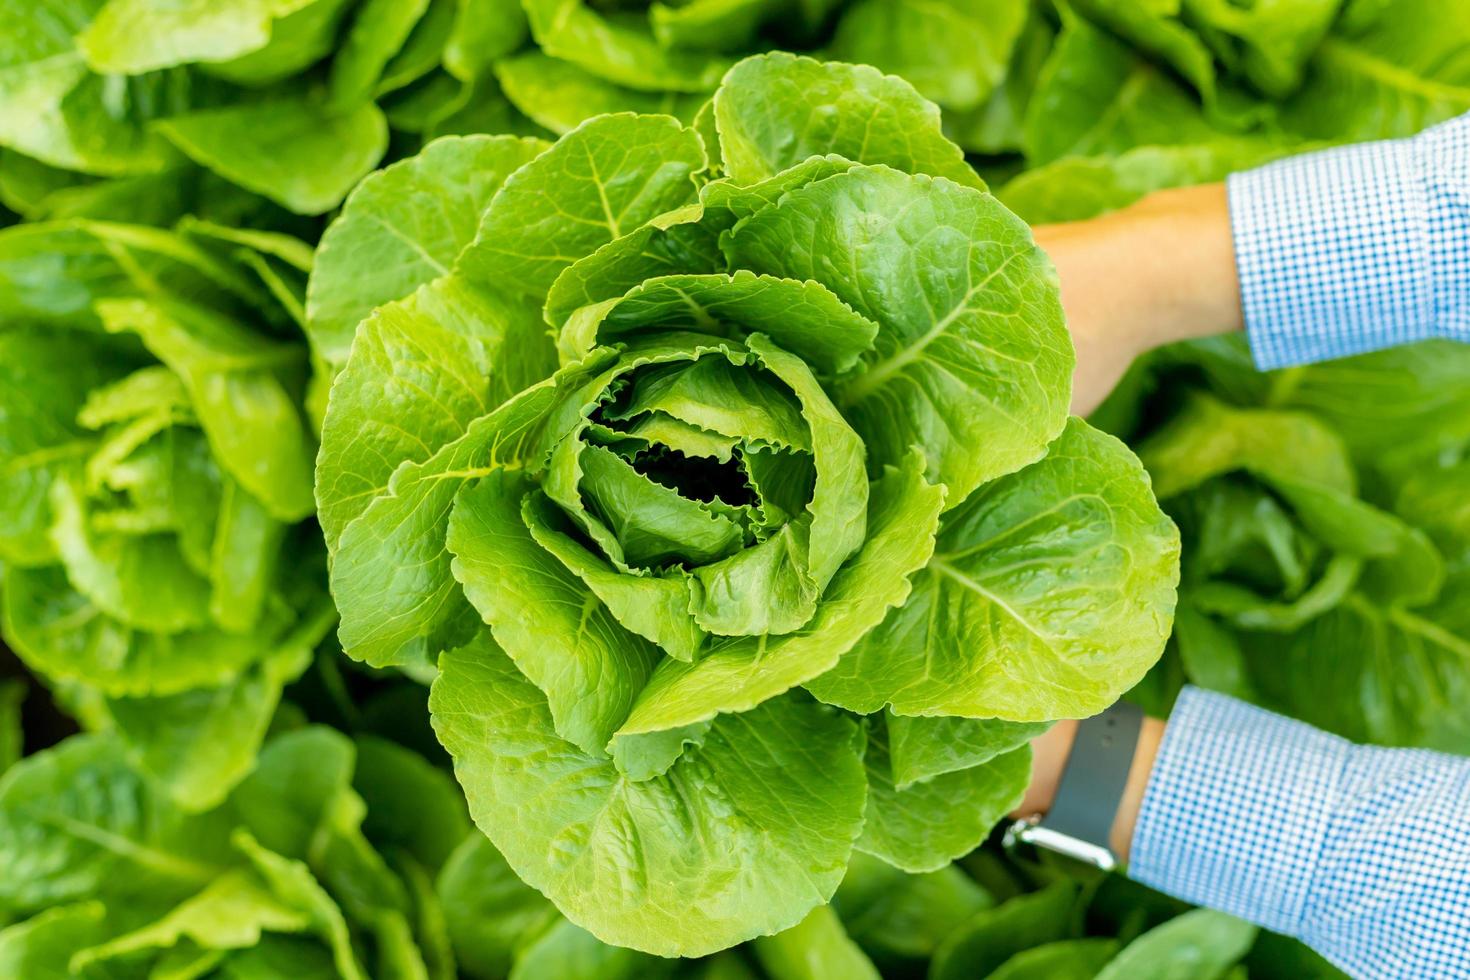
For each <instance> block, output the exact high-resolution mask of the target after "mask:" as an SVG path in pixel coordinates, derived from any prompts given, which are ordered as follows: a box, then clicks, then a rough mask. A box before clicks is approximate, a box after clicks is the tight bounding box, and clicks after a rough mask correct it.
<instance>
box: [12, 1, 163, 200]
mask: <svg viewBox="0 0 1470 980" xmlns="http://www.w3.org/2000/svg"><path fill="white" fill-rule="evenodd" d="M100 6H101V3H100V2H99V0H39V2H32V0H7V2H6V3H5V4H4V6H3V7H0V19H3V20H4V22H5V25H6V33H5V37H4V39H3V41H0V145H3V146H8V147H10V148H12V149H15V150H19V151H20V152H22V153H24V154H26V155H27V156H32V157H35V158H36V159H37V160H40V161H41V162H43V163H47V164H50V165H51V166H54V167H62V168H65V169H68V170H79V171H82V172H85V173H96V174H107V175H118V174H127V173H140V172H148V171H154V170H158V169H160V168H162V167H163V166H165V165H166V164H167V163H168V162H169V161H170V160H171V158H172V154H171V153H170V151H169V149H168V146H167V144H166V143H164V141H163V140H161V139H158V138H157V137H156V136H153V135H152V134H150V133H149V132H148V131H147V130H146V129H145V125H146V123H147V122H148V121H150V120H151V119H154V118H156V115H157V112H158V110H159V109H164V110H165V111H167V108H168V107H170V106H172V105H174V104H176V101H177V97H178V95H179V94H180V92H179V88H178V83H179V79H177V78H169V77H155V78H152V79H146V80H137V81H136V82H134V81H132V80H128V81H124V82H123V83H122V84H117V83H116V82H113V83H112V84H111V88H110V90H108V91H107V92H104V88H105V87H106V86H107V85H108V83H107V82H105V81H104V80H103V79H101V78H99V77H98V76H95V75H91V74H89V73H88V71H87V68H86V65H85V64H84V62H83V59H82V56H81V53H80V52H79V51H78V50H77V48H76V44H75V41H74V37H75V36H76V35H77V34H78V33H80V32H81V31H82V30H83V29H84V28H85V27H86V26H87V24H88V22H89V21H90V20H91V19H92V16H93V15H94V14H95V13H96V12H97V11H98V9H99V8H100ZM104 96H107V98H104ZM134 96H138V97H139V98H138V99H137V100H135V99H134Z"/></svg>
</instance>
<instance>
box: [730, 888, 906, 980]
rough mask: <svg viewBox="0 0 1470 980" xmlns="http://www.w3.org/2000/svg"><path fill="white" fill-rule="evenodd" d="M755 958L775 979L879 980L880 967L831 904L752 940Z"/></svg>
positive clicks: (819, 907)
mask: <svg viewBox="0 0 1470 980" xmlns="http://www.w3.org/2000/svg"><path fill="white" fill-rule="evenodd" d="M751 949H752V950H753V951H754V952H755V958H756V959H757V960H758V961H760V965H761V966H762V967H763V968H764V969H765V971H766V973H767V974H768V975H769V976H770V977H772V978H773V980H824V978H826V977H850V978H852V980H878V977H879V973H878V969H877V967H875V966H873V962H872V961H871V960H869V959H868V957H867V955H866V954H865V953H864V952H863V951H862V949H861V948H859V946H858V945H857V943H855V942H853V941H852V939H851V938H849V937H848V935H847V933H846V932H845V931H844V930H843V928H842V921H841V920H840V919H838V918H837V914H836V913H835V912H833V911H832V909H831V908H829V907H827V906H818V907H817V908H814V909H812V910H811V912H810V913H809V914H808V915H807V917H806V918H805V919H802V920H801V921H800V922H798V923H797V924H796V925H794V926H792V927H791V928H790V929H786V930H783V931H781V932H778V933H776V934H775V935H774V936H759V937H757V938H756V940H755V941H754V942H753V943H751Z"/></svg>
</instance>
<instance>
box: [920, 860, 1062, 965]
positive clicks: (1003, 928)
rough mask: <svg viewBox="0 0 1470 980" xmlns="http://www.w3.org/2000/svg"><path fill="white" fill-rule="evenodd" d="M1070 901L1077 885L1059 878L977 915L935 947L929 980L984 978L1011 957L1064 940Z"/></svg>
mask: <svg viewBox="0 0 1470 980" xmlns="http://www.w3.org/2000/svg"><path fill="white" fill-rule="evenodd" d="M1076 897H1077V886H1076V885H1074V884H1073V883H1072V882H1071V881H1070V880H1068V879H1065V878H1063V879H1060V880H1058V881H1056V882H1054V883H1052V884H1050V885H1048V886H1047V887H1045V888H1043V889H1042V890H1041V891H1038V892H1032V893H1031V894H1028V895H1022V896H1020V897H1018V898H1013V899H1011V900H1009V901H1007V902H1002V903H1001V904H1000V905H997V906H995V907H994V908H988V909H984V910H983V911H980V912H977V913H976V914H975V915H974V917H972V918H971V919H970V920H969V921H968V922H966V923H965V924H964V925H962V926H960V927H959V928H958V929H956V930H955V931H954V932H953V933H951V934H950V935H949V938H947V939H946V940H945V941H944V942H942V943H941V944H940V945H939V949H938V950H937V951H935V953H934V959H933V961H932V962H931V963H930V965H929V976H930V977H932V978H933V980H961V978H967V977H983V976H988V975H989V974H990V973H991V972H992V971H994V970H996V969H998V968H999V967H1000V966H1001V964H1003V963H1004V962H1005V961H1006V960H1008V959H1010V958H1011V957H1012V956H1013V955H1015V954H1016V953H1019V952H1021V951H1023V950H1027V949H1030V948H1032V947H1033V946H1040V945H1042V944H1043V943H1050V942H1056V941H1057V940H1059V939H1062V938H1064V937H1065V936H1066V935H1067V933H1068V931H1069V928H1070V922H1069V920H1070V918H1071V916H1070V913H1071V911H1072V906H1073V904H1074V903H1075V901H1076Z"/></svg>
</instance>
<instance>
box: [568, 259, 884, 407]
mask: <svg viewBox="0 0 1470 980" xmlns="http://www.w3.org/2000/svg"><path fill="white" fill-rule="evenodd" d="M584 309H585V308H584ZM596 310H597V315H596V319H595V320H593V318H591V317H587V318H584V316H583V314H582V312H581V311H579V312H578V313H576V314H573V315H572V317H571V319H570V320H569V321H568V322H567V324H566V327H565V328H564V332H563V338H562V340H561V341H560V343H561V345H562V346H563V348H567V349H574V350H577V351H579V352H586V351H589V350H591V349H592V348H593V347H596V346H597V345H598V344H599V343H614V342H616V341H617V339H619V338H626V337H630V336H636V335H638V334H639V333H642V332H643V331H655V330H659V329H663V330H669V329H671V328H675V327H682V326H686V325H689V324H691V323H692V324H693V325H694V326H696V327H697V328H698V329H699V330H700V331H701V332H703V333H707V334H711V335H713V336H728V337H732V338H734V339H738V340H743V339H745V337H746V336H748V335H749V334H751V333H762V334H765V335H766V336H768V337H770V338H771V339H772V340H773V341H775V342H776V343H777V344H779V345H780V346H781V347H783V348H784V349H786V350H788V351H790V352H791V353H793V354H796V355H797V356H799V357H800V358H802V359H803V360H804V361H806V362H808V363H809V364H811V366H812V367H813V368H814V369H815V370H817V371H818V372H819V373H821V374H825V375H835V374H841V373H842V372H843V371H846V370H848V369H849V368H851V367H852V366H853V365H854V364H856V363H857V360H858V357H859V356H860V355H861V354H862V353H863V352H865V351H867V350H869V349H871V348H872V345H873V338H874V337H875V336H876V335H877V333H878V325H877V324H875V323H873V322H872V321H871V320H868V319H867V318H866V317H863V316H861V315H859V314H858V313H855V312H854V311H853V310H852V308H851V307H849V306H848V305H847V304H846V303H844V302H842V300H840V299H838V298H837V297H836V296H835V295H833V293H832V291H831V290H829V289H827V288H826V287H825V286H823V285H822V284H821V283H819V282H813V281H810V280H808V281H805V282H802V281H798V280H795V279H781V278H777V277H775V276H757V275H755V274H753V273H751V272H748V271H746V270H743V269H742V270H740V271H737V272H736V273H734V274H733V275H728V274H714V275H670V276H654V277H650V278H647V279H644V280H643V281H642V282H640V283H639V284H638V285H637V286H634V287H633V288H632V289H630V290H628V292H626V293H624V294H623V297H622V299H621V300H619V301H618V302H617V303H616V304H603V305H600V306H599V307H597V308H596ZM589 321H591V322H589ZM567 334H571V335H573V336H567ZM752 435H753V434H752Z"/></svg>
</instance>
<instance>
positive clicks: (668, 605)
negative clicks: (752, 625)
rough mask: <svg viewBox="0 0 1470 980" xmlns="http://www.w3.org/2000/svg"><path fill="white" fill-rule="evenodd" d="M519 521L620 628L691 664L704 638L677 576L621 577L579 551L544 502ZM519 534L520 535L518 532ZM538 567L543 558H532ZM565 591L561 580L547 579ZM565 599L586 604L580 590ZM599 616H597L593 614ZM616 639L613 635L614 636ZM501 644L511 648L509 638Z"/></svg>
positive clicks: (528, 506) (530, 504)
mask: <svg viewBox="0 0 1470 980" xmlns="http://www.w3.org/2000/svg"><path fill="white" fill-rule="evenodd" d="M520 514H521V519H522V520H523V521H524V522H525V525H526V528H527V529H528V530H529V531H530V534H531V537H532V538H533V539H535V542H536V544H538V545H540V546H541V547H542V548H543V549H545V551H546V552H548V553H549V554H550V555H551V556H552V557H554V558H555V559H556V560H557V561H559V562H561V564H562V565H563V566H565V568H566V570H567V571H569V572H571V573H572V574H573V575H575V576H577V578H579V579H581V580H582V582H583V584H584V585H585V586H586V587H587V589H589V590H591V592H592V594H593V595H595V596H596V597H597V598H598V599H599V600H600V601H601V602H602V603H603V605H604V606H606V607H607V611H608V612H609V613H611V614H612V618H613V620H614V621H615V622H616V623H617V624H619V625H621V626H622V628H623V629H625V630H628V631H631V632H633V633H636V634H637V635H638V636H641V637H643V638H645V639H647V640H649V641H651V642H653V643H655V644H657V645H658V646H659V647H660V648H661V649H662V650H663V651H664V652H665V653H667V654H668V655H669V656H671V657H675V658H677V659H679V660H692V659H694V656H695V654H696V653H697V652H698V651H699V649H700V647H701V646H702V645H703V644H704V640H705V634H704V631H703V630H701V629H700V628H699V626H698V624H697V623H695V621H694V617H693V616H692V615H690V612H689V609H690V603H691V601H692V598H693V597H692V594H691V589H690V583H689V580H688V579H687V578H686V577H684V576H683V575H682V574H668V575H624V574H622V573H621V572H620V571H619V570H618V569H616V568H615V567H614V566H613V565H612V564H610V563H609V562H607V561H605V560H604V559H603V558H601V557H600V556H598V555H596V554H594V553H593V552H591V551H589V550H588V549H587V548H585V547H583V546H582V544H581V543H580V542H579V541H578V540H577V538H576V537H575V536H574V534H572V533H570V531H571V529H570V528H569V527H567V525H566V522H565V520H564V518H562V517H559V516H558V515H557V513H556V509H555V507H554V506H553V505H552V504H551V503H550V502H549V501H548V500H546V499H545V498H544V497H542V496H540V495H537V494H532V495H530V496H529V497H527V498H526V499H525V500H524V502H523V503H522V504H521V507H520ZM517 533H519V532H517ZM535 559H536V560H537V561H538V562H544V561H546V558H544V557H542V556H540V555H535ZM547 580H548V581H553V580H554V581H556V582H558V583H560V584H561V585H562V586H564V587H565V586H568V585H569V583H567V582H566V580H565V579H563V578H562V577H561V576H560V575H556V574H554V573H553V574H551V575H548V576H547ZM572 589H573V591H570V592H569V593H568V594H569V595H570V596H578V597H579V601H583V602H585V601H587V600H586V598H585V597H584V596H582V594H581V593H580V591H577V590H575V587H574V586H572ZM593 615H598V614H595V613H594V614H593ZM614 635H616V634H614ZM502 642H503V643H505V644H508V645H515V642H514V641H513V640H511V639H508V638H504V637H503V638H502Z"/></svg>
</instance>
